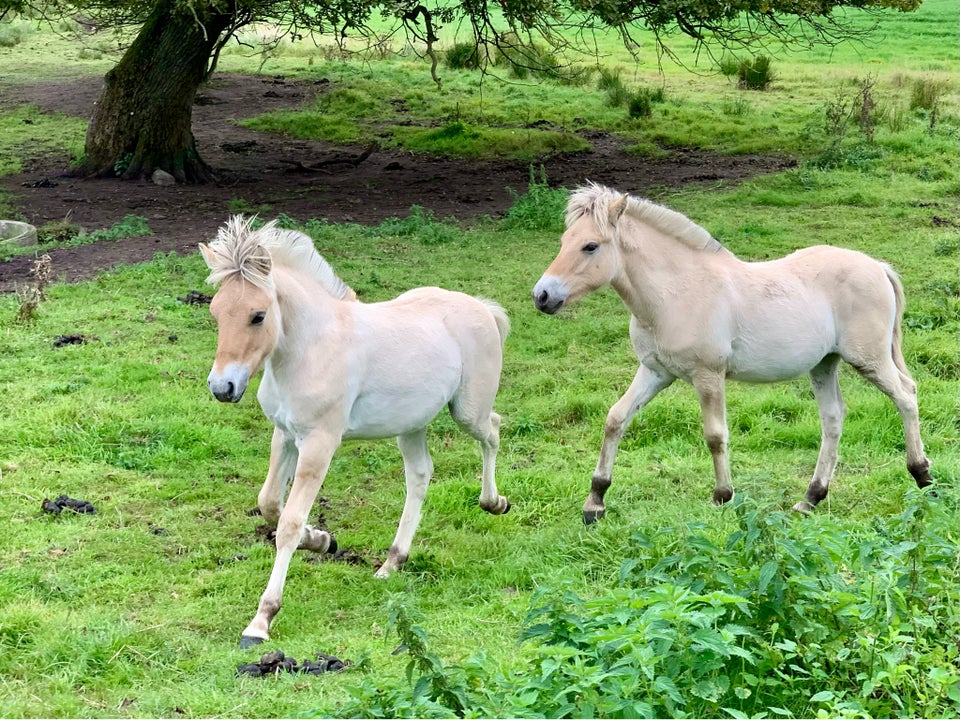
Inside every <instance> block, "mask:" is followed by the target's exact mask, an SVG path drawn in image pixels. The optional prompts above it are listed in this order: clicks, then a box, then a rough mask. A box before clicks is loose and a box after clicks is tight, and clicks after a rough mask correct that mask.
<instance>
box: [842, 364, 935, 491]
mask: <svg viewBox="0 0 960 720" xmlns="http://www.w3.org/2000/svg"><path fill="white" fill-rule="evenodd" d="M900 365H903V363H902V361H901V362H899V363H897V362H895V360H894V358H893V357H888V358H885V359H884V362H881V363H879V365H878V366H877V367H872V366H858V365H854V367H856V369H857V371H858V372H859V373H860V374H861V375H862V376H863V377H864V378H866V379H867V380H869V381H870V382H872V383H873V384H874V385H876V386H877V387H878V388H880V390H882V391H883V393H884V394H885V395H887V396H888V397H889V398H890V399H891V400H893V404H894V405H895V406H896V408H897V412H899V413H900V417H901V419H902V420H903V436H904V441H905V446H906V449H907V469H908V470H909V471H910V474H911V475H912V476H913V479H914V480H915V481H916V483H917V486H918V487H921V488H924V487H927V486H928V485H930V484H931V483H933V477H932V476H931V475H930V461H929V460H928V459H927V456H926V454H924V451H923V440H921V438H920V411H919V409H918V407H917V384H916V383H915V382H914V381H913V378H912V377H910V374H909V372H907V369H906V366H905V365H903V367H899V366H900Z"/></svg>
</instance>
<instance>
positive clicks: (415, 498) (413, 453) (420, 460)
mask: <svg viewBox="0 0 960 720" xmlns="http://www.w3.org/2000/svg"><path fill="white" fill-rule="evenodd" d="M397 444H398V445H399V446H400V454H401V455H403V472H404V475H405V476H406V482H407V496H406V500H404V503H403V514H402V515H401V516H400V525H399V526H398V527H397V535H396V537H395V538H394V540H393V545H391V546H390V552H389V553H387V559H386V561H385V562H384V563H383V565H381V566H380V569H379V570H377V573H376V576H377V577H378V578H385V577H387V576H389V575H390V573H392V572H393V571H394V570H396V569H397V568H399V567H400V566H401V565H403V563H405V562H406V561H407V557H408V556H409V555H410V545H411V544H412V543H413V535H414V533H416V531H417V526H418V525H419V524H420V509H421V508H422V507H423V499H424V498H425V497H426V495H427V485H428V484H429V483H430V476H431V475H432V474H433V461H432V460H431V459H430V450H429V449H428V448H427V431H426V428H422V429H420V430H416V431H414V432H412V433H407V434H406V435H400V436H399V437H398V438H397Z"/></svg>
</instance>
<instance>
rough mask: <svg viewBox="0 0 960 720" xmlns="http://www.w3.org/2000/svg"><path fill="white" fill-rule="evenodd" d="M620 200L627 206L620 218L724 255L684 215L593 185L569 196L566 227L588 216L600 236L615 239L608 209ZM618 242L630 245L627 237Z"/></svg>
mask: <svg viewBox="0 0 960 720" xmlns="http://www.w3.org/2000/svg"><path fill="white" fill-rule="evenodd" d="M623 197H626V199H627V206H626V208H625V209H624V211H623V214H624V215H629V216H631V217H633V218H635V219H637V220H639V221H641V222H645V223H647V224H648V225H653V226H654V227H655V228H657V229H658V230H660V231H661V232H663V233H665V234H667V235H670V236H671V237H674V238H676V239H677V240H680V241H681V242H683V243H684V244H685V245H688V246H689V247H691V248H693V249H695V250H709V251H713V252H721V251H723V252H726V250H725V249H724V247H723V245H721V244H720V242H719V241H718V240H716V239H715V238H714V237H713V236H712V235H711V234H710V233H709V232H707V231H706V230H705V229H704V228H702V227H700V226H699V225H697V224H696V223H695V222H693V220H691V219H690V218H688V217H687V216H686V215H683V214H681V213H678V212H677V211H676V210H671V209H670V208H667V207H664V206H663V205H658V204H657V203H655V202H651V201H650V200H645V199H643V198H638V197H633V196H632V195H624V194H623V193H621V192H617V191H616V190H613V189H611V188H608V187H605V186H603V185H598V184H597V183H590V184H588V185H584V186H582V187H579V188H577V189H576V190H574V191H573V192H572V193H571V194H570V200H569V202H568V203H567V214H566V226H567V227H570V226H571V225H572V224H573V223H574V222H576V221H577V220H578V219H580V218H581V217H582V216H583V215H590V216H591V217H592V218H593V221H594V223H596V225H597V231H598V232H599V233H600V234H601V235H603V236H604V237H611V238H614V239H618V236H619V233H618V232H617V228H616V227H613V226H612V225H611V223H610V206H611V205H612V204H613V203H614V202H616V201H617V200H620V199H621V198H623ZM619 241H620V242H623V243H624V244H625V245H627V246H628V247H629V246H630V244H631V243H630V239H629V238H619Z"/></svg>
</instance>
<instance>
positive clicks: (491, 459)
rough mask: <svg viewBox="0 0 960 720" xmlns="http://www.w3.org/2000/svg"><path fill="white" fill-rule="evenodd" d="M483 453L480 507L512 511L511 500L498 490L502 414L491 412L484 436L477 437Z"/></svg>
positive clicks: (492, 511) (495, 511) (492, 512)
mask: <svg viewBox="0 0 960 720" xmlns="http://www.w3.org/2000/svg"><path fill="white" fill-rule="evenodd" d="M477 440H478V441H479V442H480V452H481V454H482V455H483V476H482V480H481V486H480V507H482V508H483V509H484V510H486V511H487V512H488V513H490V514H491V515H503V514H505V513H507V512H509V511H510V501H509V500H507V498H505V497H504V496H503V495H501V494H500V493H499V491H498V490H497V481H496V472H497V452H498V451H499V450H500V416H499V415H497V413H495V412H492V411H491V412H490V423H489V428H488V429H487V433H486V435H485V436H484V437H477Z"/></svg>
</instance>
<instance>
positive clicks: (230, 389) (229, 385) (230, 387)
mask: <svg viewBox="0 0 960 720" xmlns="http://www.w3.org/2000/svg"><path fill="white" fill-rule="evenodd" d="M227 395H229V396H230V397H233V383H232V382H228V383H227Z"/></svg>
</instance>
